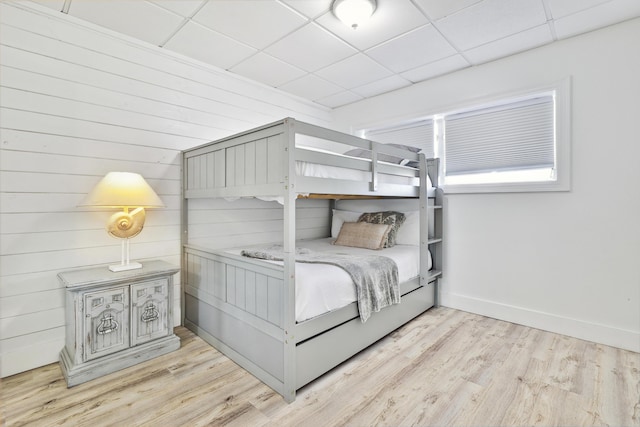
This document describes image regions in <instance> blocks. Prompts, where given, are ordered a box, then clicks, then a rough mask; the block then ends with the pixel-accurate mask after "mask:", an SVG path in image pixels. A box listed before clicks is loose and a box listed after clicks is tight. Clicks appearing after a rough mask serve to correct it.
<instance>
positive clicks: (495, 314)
mask: <svg viewBox="0 0 640 427" xmlns="http://www.w3.org/2000/svg"><path fill="white" fill-rule="evenodd" d="M440 303H441V305H443V306H445V307H450V308H455V309H457V310H462V311H467V312H469V313H475V314H480V315H482V316H487V317H492V318H495V319H499V320H505V321H507V322H512V323H517V324H519V325H525V326H530V327H532V328H536V329H542V330H544V331H549V332H555V333H558V334H562V335H568V336H571V337H575V338H580V339H583V340H586V341H592V342H596V343H599V344H604V345H609V346H612V347H617V348H622V349H624V350H630V351H634V352H637V353H640V332H636V331H629V330H625V329H619V328H613V327H611V326H606V325H601V324H598V323H591V322H586V321H584V320H577V319H572V318H569V317H564V316H559V315H557V314H551V313H545V312H542V311H536V310H531V309H528V308H524V307H517V306H512V305H506V304H501V303H497V302H494V301H489V300H484V299H479V298H473V297H468V296H465V295H458V294H451V293H442V294H441V301H440Z"/></svg>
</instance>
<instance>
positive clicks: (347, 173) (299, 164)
mask: <svg viewBox="0 0 640 427" xmlns="http://www.w3.org/2000/svg"><path fill="white" fill-rule="evenodd" d="M298 148H302V149H304V150H309V151H319V152H326V153H330V154H332V155H334V156H343V157H349V158H351V156H345V155H343V154H337V153H334V152H330V151H324V150H320V149H317V148H308V147H304V148H303V147H298ZM360 160H365V161H368V162H370V161H371V160H370V159H360ZM380 163H385V164H388V165H390V166H394V167H397V168H407V170H411V171H415V169H414V168H410V167H408V166H400V165H397V164H395V163H387V162H380ZM296 174H297V175H298V176H306V177H314V178H333V179H343V180H347V181H358V182H368V181H370V180H371V172H368V171H362V170H356V169H349V168H343V167H339V166H329V165H322V164H318V163H313V162H307V161H301V160H298V161H296ZM378 182H380V183H385V184H400V185H412V186H419V185H420V178H418V177H408V176H400V175H392V174H386V173H380V172H379V173H378ZM427 187H428V188H427V195H428V196H429V197H432V196H433V194H434V193H435V189H434V188H433V185H432V184H431V180H430V179H429V177H427Z"/></svg>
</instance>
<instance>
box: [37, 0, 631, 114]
mask: <svg viewBox="0 0 640 427" xmlns="http://www.w3.org/2000/svg"><path fill="white" fill-rule="evenodd" d="M34 1H36V0H34ZM37 3H40V4H42V5H45V6H47V7H50V8H53V9H55V10H58V11H60V12H61V13H68V14H69V15H71V16H74V17H76V18H79V19H82V20H85V21H88V22H91V23H94V24H97V25H99V26H102V27H106V28H108V29H111V30H114V31H117V32H119V33H122V34H125V35H128V36H131V37H134V38H137V39H139V40H142V41H144V42H147V43H150V44H152V45H155V46H159V47H161V48H162V49H166V50H170V51H173V52H176V53H179V54H182V55H185V56H188V57H191V58H194V59H196V60H199V61H202V62H205V63H207V64H210V65H213V66H216V67H219V68H222V69H224V70H227V71H229V72H231V73H236V74H239V75H242V76H244V77H247V78H250V79H253V80H256V81H258V82H261V83H263V84H265V85H268V86H271V87H275V88H278V89H281V90H283V91H286V92H289V93H291V94H293V95H296V96H299V97H302V98H305V99H308V100H311V101H313V102H316V103H318V104H320V105H323V106H326V107H329V108H335V107H339V106H342V105H345V104H349V103H352V102H356V101H358V100H361V99H364V98H368V97H372V96H376V95H379V94H381V93H385V92H389V91H392V90H395V89H399V88H402V87H405V86H410V85H412V84H415V83H418V82H420V81H423V80H427V79H430V78H433V77H437V76H439V75H442V74H446V73H450V72H453V71H456V70H460V69H463V68H467V67H472V66H475V65H479V64H482V63H485V62H489V61H492V60H495V59H498V58H501V57H505V56H509V55H513V54H515V53H518V52H522V51H525V50H528V49H532V48H535V47H538V46H543V45H546V44H549V43H553V42H556V41H558V40H562V39H565V38H568V37H572V36H575V35H577V34H581V33H584V32H588V31H592V30H595V29H598V28H601V27H605V26H607V25H611V24H615V23H618V22H622V21H625V20H628V19H632V18H635V17H638V16H640V0H377V10H376V12H375V13H374V15H373V17H372V19H371V21H370V22H368V23H367V24H366V25H364V26H361V27H360V28H358V29H356V30H354V29H352V28H350V27H347V26H345V25H344V24H342V23H341V22H340V21H338V20H337V19H336V17H335V16H334V15H333V13H332V12H331V10H330V7H331V0H118V1H114V0H66V1H65V0H37ZM630 43H635V44H636V48H637V41H635V42H632V41H630Z"/></svg>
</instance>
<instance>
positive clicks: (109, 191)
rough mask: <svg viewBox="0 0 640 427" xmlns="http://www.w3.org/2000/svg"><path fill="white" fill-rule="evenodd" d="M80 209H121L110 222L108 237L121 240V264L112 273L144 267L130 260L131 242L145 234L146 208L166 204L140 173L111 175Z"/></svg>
mask: <svg viewBox="0 0 640 427" xmlns="http://www.w3.org/2000/svg"><path fill="white" fill-rule="evenodd" d="M78 206H90V207H96V208H97V207H100V208H122V209H123V210H122V211H121V212H116V213H115V214H113V215H111V218H109V221H108V222H107V232H108V233H109V235H111V236H113V237H116V238H119V239H122V246H121V256H120V258H121V261H120V264H116V265H110V266H109V270H111V271H114V272H117V271H125V270H133V269H136V268H142V264H140V263H139V262H131V261H130V260H129V239H131V238H132V237H135V236H137V235H138V234H140V232H141V231H142V227H143V226H144V220H145V216H146V215H145V211H144V210H145V208H162V207H164V204H163V203H162V200H160V198H159V197H158V195H157V194H156V193H155V191H153V189H152V188H151V186H150V185H149V184H147V182H146V181H145V180H144V178H143V177H142V176H141V175H140V174H137V173H131V172H109V173H108V174H107V175H106V176H105V177H104V178H102V180H100V182H98V184H97V185H96V186H95V187H94V188H93V190H91V192H90V193H89V194H87V196H86V197H85V198H84V199H83V200H82V202H81V203H80V204H79V205H78Z"/></svg>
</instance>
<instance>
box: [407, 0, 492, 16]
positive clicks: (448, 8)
mask: <svg viewBox="0 0 640 427" xmlns="http://www.w3.org/2000/svg"><path fill="white" fill-rule="evenodd" d="M481 1H482V0H447V1H442V0H415V2H416V4H417V5H418V7H419V8H420V9H422V11H423V12H424V13H426V14H427V16H428V17H429V18H430V19H434V20H436V19H440V18H444V17H445V16H447V15H451V14H453V13H455V12H457V11H459V10H462V9H464V8H465V7H469V6H472V5H474V4H476V3H479V2H481Z"/></svg>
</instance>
